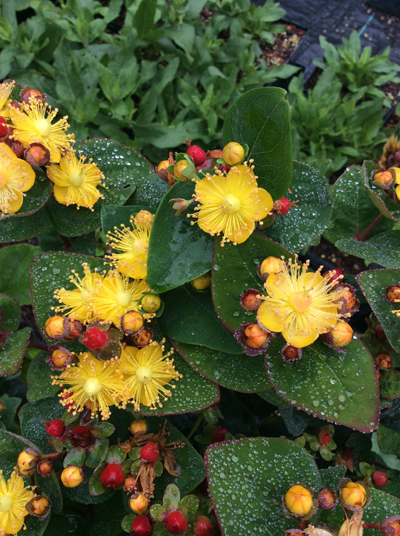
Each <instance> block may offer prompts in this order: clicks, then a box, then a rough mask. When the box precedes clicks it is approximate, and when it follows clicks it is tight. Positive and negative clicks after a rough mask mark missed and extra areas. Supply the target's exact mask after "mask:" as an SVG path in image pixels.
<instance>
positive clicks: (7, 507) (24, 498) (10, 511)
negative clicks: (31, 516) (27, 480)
mask: <svg viewBox="0 0 400 536" xmlns="http://www.w3.org/2000/svg"><path fill="white" fill-rule="evenodd" d="M33 497H34V493H33V492H32V490H31V489H30V488H25V487H24V479H23V478H22V477H20V476H19V475H17V473H16V472H13V473H12V475H11V477H10V478H9V480H8V482H6V481H5V479H4V476H3V471H0V534H17V532H19V531H20V530H21V529H22V527H23V526H24V518H25V516H26V515H28V512H27V510H26V508H25V505H26V504H27V503H28V502H29V501H30V500H31V499H33ZM3 531H4V532H3Z"/></svg>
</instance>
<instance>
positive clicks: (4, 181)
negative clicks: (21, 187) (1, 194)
mask: <svg viewBox="0 0 400 536" xmlns="http://www.w3.org/2000/svg"><path fill="white" fill-rule="evenodd" d="M6 184H7V179H6V178H5V176H4V175H3V173H0V188H4V186H5V185H6Z"/></svg>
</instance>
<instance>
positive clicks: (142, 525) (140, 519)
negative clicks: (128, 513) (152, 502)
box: [131, 516, 152, 536]
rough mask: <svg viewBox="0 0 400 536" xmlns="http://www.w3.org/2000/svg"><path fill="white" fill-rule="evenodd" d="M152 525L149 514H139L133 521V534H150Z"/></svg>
mask: <svg viewBox="0 0 400 536" xmlns="http://www.w3.org/2000/svg"><path fill="white" fill-rule="evenodd" d="M151 530H152V529H151V525H150V521H149V518H148V517H147V516H137V517H136V518H135V520H134V521H133V523H132V528H131V536H150V534H151Z"/></svg>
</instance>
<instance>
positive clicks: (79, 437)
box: [69, 426, 92, 448]
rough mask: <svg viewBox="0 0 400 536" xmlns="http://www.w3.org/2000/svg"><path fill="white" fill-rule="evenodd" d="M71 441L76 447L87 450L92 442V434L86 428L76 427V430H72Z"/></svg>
mask: <svg viewBox="0 0 400 536" xmlns="http://www.w3.org/2000/svg"><path fill="white" fill-rule="evenodd" d="M69 440H70V441H71V443H72V445H73V446H74V447H83V448H86V447H88V446H89V445H90V443H91V441H92V434H91V433H90V432H89V430H88V429H87V428H86V426H75V428H72V430H71V433H70V435H69Z"/></svg>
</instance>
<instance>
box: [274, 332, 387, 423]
mask: <svg viewBox="0 0 400 536" xmlns="http://www.w3.org/2000/svg"><path fill="white" fill-rule="evenodd" d="M282 346H283V340H282V339H281V338H280V337H279V338H277V339H275V340H273V341H272V342H271V344H270V346H269V348H268V350H267V355H266V367H267V372H268V374H269V377H270V380H271V382H272V384H273V385H274V387H275V389H276V390H277V391H278V393H279V394H280V395H281V396H283V397H284V398H285V399H286V400H287V401H288V402H290V404H292V405H293V406H295V407H297V408H299V409H302V410H303V411H305V412H306V413H310V414H311V415H316V416H318V417H321V418H323V419H326V420H329V421H332V422H336V423H339V424H343V425H344V426H349V427H351V428H354V429H355V430H360V431H362V432H372V431H373V430H375V429H376V427H377V425H378V419H379V394H378V386H377V380H376V374H375V368H374V364H373V360H372V358H371V355H370V353H369V352H368V350H367V349H366V347H365V346H364V345H363V344H362V342H360V341H358V340H354V339H353V340H352V341H351V342H350V344H348V345H347V346H346V354H342V353H339V352H337V351H335V350H333V349H332V348H329V347H327V346H326V345H325V344H324V343H323V342H321V341H320V340H317V341H316V342H315V343H314V344H312V345H311V346H307V347H306V348H303V357H302V358H301V359H300V360H299V361H296V362H295V363H286V362H285V361H284V360H283V359H282V356H281V354H280V351H281V348H282ZM360 407H362V408H363V411H362V412H360Z"/></svg>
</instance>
